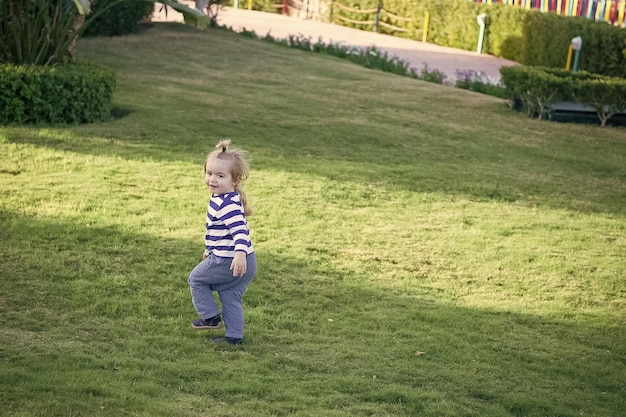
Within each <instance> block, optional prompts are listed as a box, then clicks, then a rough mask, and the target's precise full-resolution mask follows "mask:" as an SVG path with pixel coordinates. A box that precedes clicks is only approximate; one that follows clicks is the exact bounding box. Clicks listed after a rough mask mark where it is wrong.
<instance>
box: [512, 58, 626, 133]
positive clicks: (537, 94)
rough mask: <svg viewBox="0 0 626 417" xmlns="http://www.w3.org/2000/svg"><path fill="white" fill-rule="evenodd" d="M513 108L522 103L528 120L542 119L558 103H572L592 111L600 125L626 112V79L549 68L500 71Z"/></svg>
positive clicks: (521, 67)
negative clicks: (587, 107)
mask: <svg viewBox="0 0 626 417" xmlns="http://www.w3.org/2000/svg"><path fill="white" fill-rule="evenodd" d="M500 74H501V76H502V78H501V79H502V84H503V85H504V88H505V91H506V93H507V97H508V99H509V102H510V103H511V106H512V107H513V103H515V102H516V101H521V102H522V104H523V109H525V110H526V112H527V114H528V116H529V117H533V116H536V117H537V118H539V119H541V118H542V117H543V116H544V115H545V114H546V113H547V112H549V110H550V105H551V104H553V103H554V102H556V101H572V102H576V103H580V104H583V105H586V106H589V107H591V108H593V109H594V110H595V111H596V114H597V115H598V119H599V120H600V125H602V126H604V125H605V124H606V122H607V120H608V119H609V118H610V117H612V116H613V115H615V114H617V113H619V112H621V111H626V79H623V78H617V77H607V76H602V75H599V74H592V73H589V72H586V71H579V72H575V73H572V72H569V71H566V70H563V69H556V68H548V67H530V66H516V67H503V68H501V69H500Z"/></svg>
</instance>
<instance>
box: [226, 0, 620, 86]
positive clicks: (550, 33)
mask: <svg viewBox="0 0 626 417" xmlns="http://www.w3.org/2000/svg"><path fill="white" fill-rule="evenodd" d="M231 1H232V0H231ZM334 2H337V3H341V4H342V5H344V6H346V7H350V8H354V9H359V10H367V9H374V8H376V5H377V4H378V3H380V4H381V5H382V7H383V9H385V10H386V11H387V12H389V13H392V14H394V15H397V16H401V17H405V18H410V19H412V20H411V21H404V20H401V19H396V18H394V17H392V16H388V15H385V14H383V15H381V22H383V23H387V24H389V25H393V26H396V27H400V28H403V29H406V30H407V31H406V32H397V31H393V30H391V29H389V28H387V27H385V26H383V25H379V28H378V31H379V32H380V33H385V34H390V35H394V36H402V37H407V38H410V39H418V40H421V39H422V30H423V28H424V15H425V13H426V12H428V13H429V27H428V38H427V41H428V42H431V43H434V44H437V45H443V46H449V47H453V48H458V49H464V50H468V51H475V50H476V49H477V44H478V37H479V29H480V27H479V26H478V23H477V22H476V16H478V15H479V14H481V13H485V14H486V15H487V27H486V31H485V38H484V44H483V48H482V51H483V52H484V53H488V54H491V55H495V56H499V57H503V58H507V59H510V60H512V61H516V62H519V63H521V64H524V65H536V66H546V67H555V68H559V67H564V66H565V62H566V60H567V53H568V48H569V45H570V42H571V39H572V38H574V37H576V36H581V37H582V39H583V49H582V51H581V55H580V68H581V69H584V70H585V71H588V72H592V73H594V74H602V75H607V76H613V77H626V30H624V29H621V28H618V27H615V26H611V25H609V24H607V23H604V22H594V21H592V20H589V19H585V18H582V17H566V16H559V15H556V14H554V13H541V12H539V11H537V10H526V9H524V8H521V7H516V6H508V5H504V4H499V3H498V4H496V3H494V4H480V3H474V2H468V1H467V0H446V1H441V0H422V1H419V2H415V1H412V0H338V1H335V0H327V4H328V7H329V13H328V15H327V16H324V17H323V19H325V20H326V21H329V19H330V8H331V7H332V4H333V3H334ZM271 3H272V2H270V1H269V0H253V2H252V7H253V8H254V9H255V10H264V11H271V10H276V9H272V8H271V7H270V6H271ZM278 10H279V11H280V9H278ZM338 13H341V15H342V16H344V17H347V18H349V19H353V20H359V21H366V20H367V21H373V20H374V14H369V15H364V14H360V13H351V12H347V11H341V12H339V9H338V8H337V7H335V8H334V9H333V16H334V19H333V21H334V23H337V24H342V25H345V26H348V27H354V28H357V29H363V30H372V27H371V26H363V25H359V24H352V23H347V22H341V21H339V20H338V19H337V18H336V15H337V14H338Z"/></svg>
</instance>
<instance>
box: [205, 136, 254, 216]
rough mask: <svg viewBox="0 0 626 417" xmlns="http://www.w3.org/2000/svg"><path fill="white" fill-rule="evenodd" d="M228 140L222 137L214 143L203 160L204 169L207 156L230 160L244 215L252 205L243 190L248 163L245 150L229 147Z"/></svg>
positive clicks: (249, 214)
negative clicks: (213, 147) (212, 148)
mask: <svg viewBox="0 0 626 417" xmlns="http://www.w3.org/2000/svg"><path fill="white" fill-rule="evenodd" d="M229 146H230V140H229V139H223V140H220V141H219V142H218V144H217V145H215V150H214V151H213V152H211V153H209V154H208V155H207V157H206V160H205V162H204V170H205V172H206V165H207V161H208V160H209V158H211V157H213V158H217V159H222V160H225V161H230V162H231V164H230V175H231V176H232V177H233V182H234V183H235V191H237V193H239V199H240V201H241V205H242V206H243V211H244V213H245V214H246V216H251V215H252V207H250V206H249V205H248V197H247V196H246V193H245V192H244V191H243V183H244V181H245V180H247V179H248V177H249V176H250V165H248V161H246V158H245V156H246V151H244V150H241V149H229Z"/></svg>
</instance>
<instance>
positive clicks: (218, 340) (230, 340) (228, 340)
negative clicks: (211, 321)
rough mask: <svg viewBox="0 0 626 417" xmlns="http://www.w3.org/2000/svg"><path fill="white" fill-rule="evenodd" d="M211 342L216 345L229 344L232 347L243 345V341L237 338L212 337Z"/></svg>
mask: <svg viewBox="0 0 626 417" xmlns="http://www.w3.org/2000/svg"><path fill="white" fill-rule="evenodd" d="M211 342H214V343H228V344H230V345H240V344H242V343H243V339H239V338H237V337H226V336H224V337H212V338H211Z"/></svg>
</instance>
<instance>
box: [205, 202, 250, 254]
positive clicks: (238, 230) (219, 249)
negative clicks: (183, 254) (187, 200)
mask: <svg viewBox="0 0 626 417" xmlns="http://www.w3.org/2000/svg"><path fill="white" fill-rule="evenodd" d="M204 240H205V246H206V253H207V254H209V253H213V255H215V256H219V257H222V258H233V257H235V252H239V251H241V252H245V253H246V254H250V253H252V252H254V249H253V248H252V242H251V241H250V231H249V229H248V223H247V221H246V215H245V213H244V210H243V207H242V205H241V200H240V199H239V193H238V192H236V191H233V192H230V193H225V194H220V195H215V194H213V195H211V199H210V200H209V204H208V207H207V216H206V236H205V239H204Z"/></svg>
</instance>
